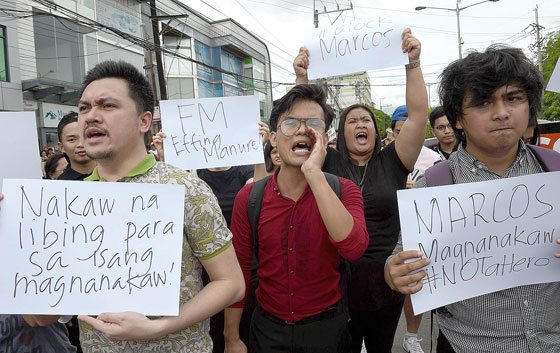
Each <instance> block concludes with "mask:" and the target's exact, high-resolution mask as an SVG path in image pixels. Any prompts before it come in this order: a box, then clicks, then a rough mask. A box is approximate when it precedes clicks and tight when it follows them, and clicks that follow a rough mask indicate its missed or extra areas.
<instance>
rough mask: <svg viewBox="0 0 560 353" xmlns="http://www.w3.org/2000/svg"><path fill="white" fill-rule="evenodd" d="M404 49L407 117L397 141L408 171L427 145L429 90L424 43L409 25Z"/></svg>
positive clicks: (401, 157) (399, 152) (403, 41)
mask: <svg viewBox="0 0 560 353" xmlns="http://www.w3.org/2000/svg"><path fill="white" fill-rule="evenodd" d="M401 46H402V50H403V52H405V53H408V62H409V64H408V65H407V66H406V107H407V110H408V119H407V120H406V121H405V123H404V125H403V126H402V128H401V131H400V133H399V134H398V136H397V138H396V141H395V148H396V150H397V155H398V156H399V158H400V160H401V162H402V163H403V164H404V166H405V167H407V168H408V170H412V169H413V168H414V163H416V159H417V158H418V155H419V154H420V150H421V149H422V146H423V144H424V136H425V131H426V124H427V122H428V93H427V91H426V84H425V83H424V77H423V76H422V68H421V67H420V51H421V44H420V41H419V40H418V39H416V38H415V37H414V36H413V35H412V31H411V30H410V28H407V29H405V30H404V31H403V33H402V44H401Z"/></svg>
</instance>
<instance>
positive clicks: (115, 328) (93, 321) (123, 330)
mask: <svg viewBox="0 0 560 353" xmlns="http://www.w3.org/2000/svg"><path fill="white" fill-rule="evenodd" d="M78 319H80V321H82V322H85V323H86V324H89V325H91V326H92V327H93V328H95V329H96V330H99V331H101V332H103V334H105V336H107V338H108V339H110V340H113V341H150V340H154V339H157V338H159V337H162V336H163V334H162V333H161V328H160V327H161V324H162V322H163V321H162V320H164V318H162V319H159V320H150V319H148V318H147V317H146V316H144V315H142V314H139V313H135V312H131V311H128V312H124V313H103V314H100V315H98V316H97V317H96V318H94V317H91V316H84V315H80V316H78Z"/></svg>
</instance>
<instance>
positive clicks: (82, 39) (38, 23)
mask: <svg viewBox="0 0 560 353" xmlns="http://www.w3.org/2000/svg"><path fill="white" fill-rule="evenodd" d="M4 3H5V2H3V4H4ZM156 5H157V11H156V13H157V18H158V22H157V33H158V39H159V42H160V47H161V48H162V49H161V55H162V70H160V72H163V73H164V75H163V76H164V79H165V85H166V89H167V92H168V94H167V97H166V98H167V99H180V98H199V97H200V98H202V97H218V96H231V95H251V94H255V95H257V96H258V97H259V101H260V103H261V118H263V119H264V118H266V117H268V114H269V113H270V109H271V105H272V94H271V88H270V83H269V82H270V65H269V63H270V57H269V54H268V49H267V47H266V45H265V44H264V43H263V42H261V41H260V40H259V39H257V38H256V36H254V35H253V34H252V33H250V32H249V31H247V30H246V29H244V28H243V27H242V26H241V25H239V24H238V23H236V22H235V21H233V20H231V19H226V20H221V21H210V20H209V19H207V18H206V17H205V16H203V15H202V14H200V13H197V12H195V11H194V10H192V9H190V8H189V7H187V6H186V5H184V4H183V3H181V2H180V1H176V0H159V1H157V4H156ZM12 7H13V9H11V10H12V11H9V9H6V10H3V12H2V16H0V110H9V111H21V110H34V111H36V114H37V126H38V129H39V145H40V146H54V145H56V143H57V142H58V138H57V134H56V126H57V124H58V121H59V120H60V118H62V116H63V115H64V114H66V113H67V112H69V111H71V110H74V111H76V109H77V108H76V106H77V103H78V99H79V93H80V92H79V89H80V85H81V82H82V80H83V78H84V75H85V73H86V72H87V71H88V70H89V69H90V68H92V67H93V66H95V65H96V64H97V63H99V62H102V61H105V60H115V59H119V60H124V61H127V62H130V63H132V64H133V65H134V66H135V67H137V68H138V69H139V70H141V72H145V74H146V75H147V77H148V78H149V80H150V81H151V82H152V83H153V85H154V86H153V87H154V91H155V92H156V94H157V98H158V99H159V98H161V97H162V96H161V89H160V87H159V82H160V80H159V77H158V70H157V69H158V68H157V65H156V63H157V60H156V55H157V54H158V51H156V50H155V49H156V45H155V44H154V43H155V41H154V36H153V31H152V21H151V17H150V16H151V15H150V4H149V2H147V1H145V0H14V2H13V4H12ZM155 116H156V118H159V114H158V113H157V111H156V114H155ZM157 128H158V122H157V121H156V123H155V127H154V129H153V130H154V131H156V130H157Z"/></svg>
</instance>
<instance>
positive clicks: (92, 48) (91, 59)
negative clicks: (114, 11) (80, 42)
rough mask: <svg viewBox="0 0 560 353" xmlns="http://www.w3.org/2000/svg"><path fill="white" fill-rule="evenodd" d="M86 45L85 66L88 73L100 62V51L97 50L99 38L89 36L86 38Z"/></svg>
mask: <svg viewBox="0 0 560 353" xmlns="http://www.w3.org/2000/svg"><path fill="white" fill-rule="evenodd" d="M84 40H85V43H84V46H85V56H84V57H85V64H86V72H87V71H89V70H90V69H92V68H93V67H94V66H95V65H97V63H98V62H99V53H98V52H99V49H98V48H97V38H95V37H94V36H91V35H87V36H85V38H84Z"/></svg>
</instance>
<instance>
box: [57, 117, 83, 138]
mask: <svg viewBox="0 0 560 353" xmlns="http://www.w3.org/2000/svg"><path fill="white" fill-rule="evenodd" d="M76 122H78V113H76V112H74V111H70V112H68V113H67V114H66V115H64V116H63V117H62V119H60V121H59V122H58V126H57V127H56V130H57V132H58V141H61V142H62V131H63V130H64V127H65V126H66V125H68V124H71V123H76Z"/></svg>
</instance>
